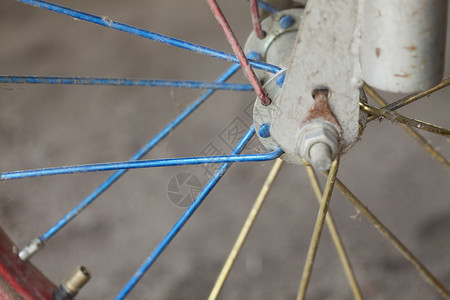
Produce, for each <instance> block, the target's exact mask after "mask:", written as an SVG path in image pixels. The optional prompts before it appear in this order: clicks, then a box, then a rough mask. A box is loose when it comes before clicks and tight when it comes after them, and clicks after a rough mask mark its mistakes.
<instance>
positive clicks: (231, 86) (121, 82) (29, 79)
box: [0, 75, 253, 91]
mask: <svg viewBox="0 0 450 300" xmlns="http://www.w3.org/2000/svg"><path fill="white" fill-rule="evenodd" d="M0 83H30V84H73V85H112V86H160V87H178V88H195V89H215V90H235V91H251V90H253V88H252V85H251V84H241V83H224V82H207V81H191V80H165V79H128V78H91V77H59V76H8V75H0Z"/></svg>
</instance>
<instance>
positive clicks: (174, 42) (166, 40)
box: [16, 0, 281, 73]
mask: <svg viewBox="0 0 450 300" xmlns="http://www.w3.org/2000/svg"><path fill="white" fill-rule="evenodd" d="M16 1H18V2H22V3H25V4H29V5H33V6H36V7H40V8H43V9H47V10H50V11H53V12H57V13H60V14H64V15H67V16H70V17H73V18H76V19H79V20H83V21H87V22H91V23H94V24H98V25H101V26H105V27H108V28H112V29H115V30H119V31H123V32H127V33H130V34H133V35H137V36H140V37H143V38H146V39H150V40H153V41H157V42H160V43H163V44H168V45H171V46H174V47H178V48H181V49H185V50H189V51H192V52H196V53H200V54H204V55H208V56H211V57H215V58H219V59H223V60H227V61H232V62H234V63H239V61H238V59H237V58H236V56H234V55H232V54H229V53H226V52H223V51H220V50H215V49H212V48H208V47H205V46H201V45H197V44H194V43H190V42H187V41H183V40H180V39H176V38H173V37H169V36H166V35H162V34H159V33H155V32H152V31H149V30H145V29H141V28H138V27H134V26H130V25H127V24H123V23H119V22H115V21H112V20H110V19H108V18H106V17H103V18H102V17H99V16H95V15H91V14H88V13H84V12H81V11H77V10H74V9H71V8H67V7H64V6H60V5H56V4H52V3H48V2H45V1H41V0H16ZM250 64H251V65H252V67H254V68H257V69H261V70H264V71H268V72H271V73H277V72H278V71H280V70H281V69H280V68H278V67H276V66H273V65H271V64H268V63H263V62H260V61H254V60H251V61H250Z"/></svg>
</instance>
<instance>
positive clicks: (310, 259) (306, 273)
mask: <svg viewBox="0 0 450 300" xmlns="http://www.w3.org/2000/svg"><path fill="white" fill-rule="evenodd" d="M338 168H339V156H338V157H336V159H335V160H334V161H333V163H332V165H331V169H330V173H329V175H328V179H327V184H326V185H325V191H324V193H323V197H322V201H321V203H320V209H319V213H318V215H317V219H316V225H315V226H314V231H313V235H312V238H311V243H310V244H309V249H308V254H307V256H306V262H305V266H304V268H303V274H302V279H301V281H300V287H299V290H298V295H297V300H303V299H305V296H306V290H307V288H308V284H309V279H310V278H311V273H312V268H313V264H314V259H315V257H316V254H317V249H318V248H319V241H320V236H321V234H322V229H323V224H324V221H325V216H326V215H327V212H328V205H329V203H330V199H331V194H332V192H333V187H334V182H335V179H336V175H337V171H338Z"/></svg>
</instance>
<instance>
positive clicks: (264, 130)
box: [259, 123, 270, 139]
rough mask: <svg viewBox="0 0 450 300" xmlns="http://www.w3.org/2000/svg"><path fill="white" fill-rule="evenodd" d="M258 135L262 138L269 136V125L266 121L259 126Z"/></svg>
mask: <svg viewBox="0 0 450 300" xmlns="http://www.w3.org/2000/svg"><path fill="white" fill-rule="evenodd" d="M259 136H260V137H262V138H265V139H266V138H268V137H270V125H269V124H267V123H264V124H262V125H261V127H259Z"/></svg>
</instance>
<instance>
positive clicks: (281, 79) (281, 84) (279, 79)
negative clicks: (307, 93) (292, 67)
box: [277, 73, 286, 87]
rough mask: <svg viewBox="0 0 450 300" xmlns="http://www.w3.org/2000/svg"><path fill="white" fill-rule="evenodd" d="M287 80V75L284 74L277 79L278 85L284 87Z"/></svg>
mask: <svg viewBox="0 0 450 300" xmlns="http://www.w3.org/2000/svg"><path fill="white" fill-rule="evenodd" d="M285 78H286V73H284V74H282V75H281V76H280V77H278V78H277V85H278V86H279V87H282V86H283V83H284V79H285Z"/></svg>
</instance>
